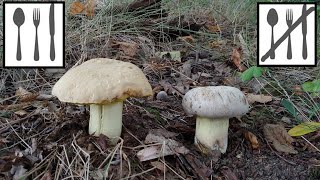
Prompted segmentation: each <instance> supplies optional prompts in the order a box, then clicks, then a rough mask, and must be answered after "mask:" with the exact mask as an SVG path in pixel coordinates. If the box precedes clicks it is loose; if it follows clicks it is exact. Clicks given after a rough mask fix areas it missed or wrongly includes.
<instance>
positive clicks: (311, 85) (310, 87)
mask: <svg viewBox="0 0 320 180" xmlns="http://www.w3.org/2000/svg"><path fill="white" fill-rule="evenodd" d="M302 89H303V90H304V91H305V92H314V93H316V92H320V79H315V80H313V81H308V82H305V83H303V84H302Z"/></svg>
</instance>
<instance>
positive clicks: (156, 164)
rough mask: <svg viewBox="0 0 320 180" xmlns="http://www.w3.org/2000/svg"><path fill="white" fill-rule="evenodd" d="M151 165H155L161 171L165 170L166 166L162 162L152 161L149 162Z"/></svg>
mask: <svg viewBox="0 0 320 180" xmlns="http://www.w3.org/2000/svg"><path fill="white" fill-rule="evenodd" d="M151 165H152V166H153V167H156V168H157V169H159V170H160V171H162V172H167V168H166V166H165V165H164V164H163V163H162V162H159V161H153V162H151Z"/></svg>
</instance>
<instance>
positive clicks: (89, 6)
mask: <svg viewBox="0 0 320 180" xmlns="http://www.w3.org/2000/svg"><path fill="white" fill-rule="evenodd" d="M94 1H95V0H87V3H86V15H87V17H89V18H92V17H93V16H94V6H95V3H94Z"/></svg>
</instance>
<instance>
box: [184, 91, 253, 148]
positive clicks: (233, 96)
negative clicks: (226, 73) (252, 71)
mask: <svg viewBox="0 0 320 180" xmlns="http://www.w3.org/2000/svg"><path fill="white" fill-rule="evenodd" d="M182 106H183V108H184V110H185V112H186V113H187V114H189V115H195V116H196V117H197V122H196V134H195V144H196V145H197V146H198V147H205V148H206V150H207V149H208V150H219V151H220V152H221V153H225V152H226V150H227V146H228V127H229V118H231V117H239V116H242V115H244V114H245V113H247V112H248V111H249V104H248V102H247V100H246V97H245V95H244V94H243V93H242V92H241V91H240V90H239V89H237V88H234V87H229V86H209V87H197V88H194V89H192V90H190V91H188V92H187V93H186V94H185V95H184V97H183V100H182ZM205 152H206V151H205Z"/></svg>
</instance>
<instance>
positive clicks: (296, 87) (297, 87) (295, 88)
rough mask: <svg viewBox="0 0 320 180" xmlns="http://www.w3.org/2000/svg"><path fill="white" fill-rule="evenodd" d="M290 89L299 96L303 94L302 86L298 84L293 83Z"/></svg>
mask: <svg viewBox="0 0 320 180" xmlns="http://www.w3.org/2000/svg"><path fill="white" fill-rule="evenodd" d="M292 90H293V93H294V94H296V95H298V96H301V95H302V94H303V91H302V88H301V86H300V85H294V86H293V87H292Z"/></svg>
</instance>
